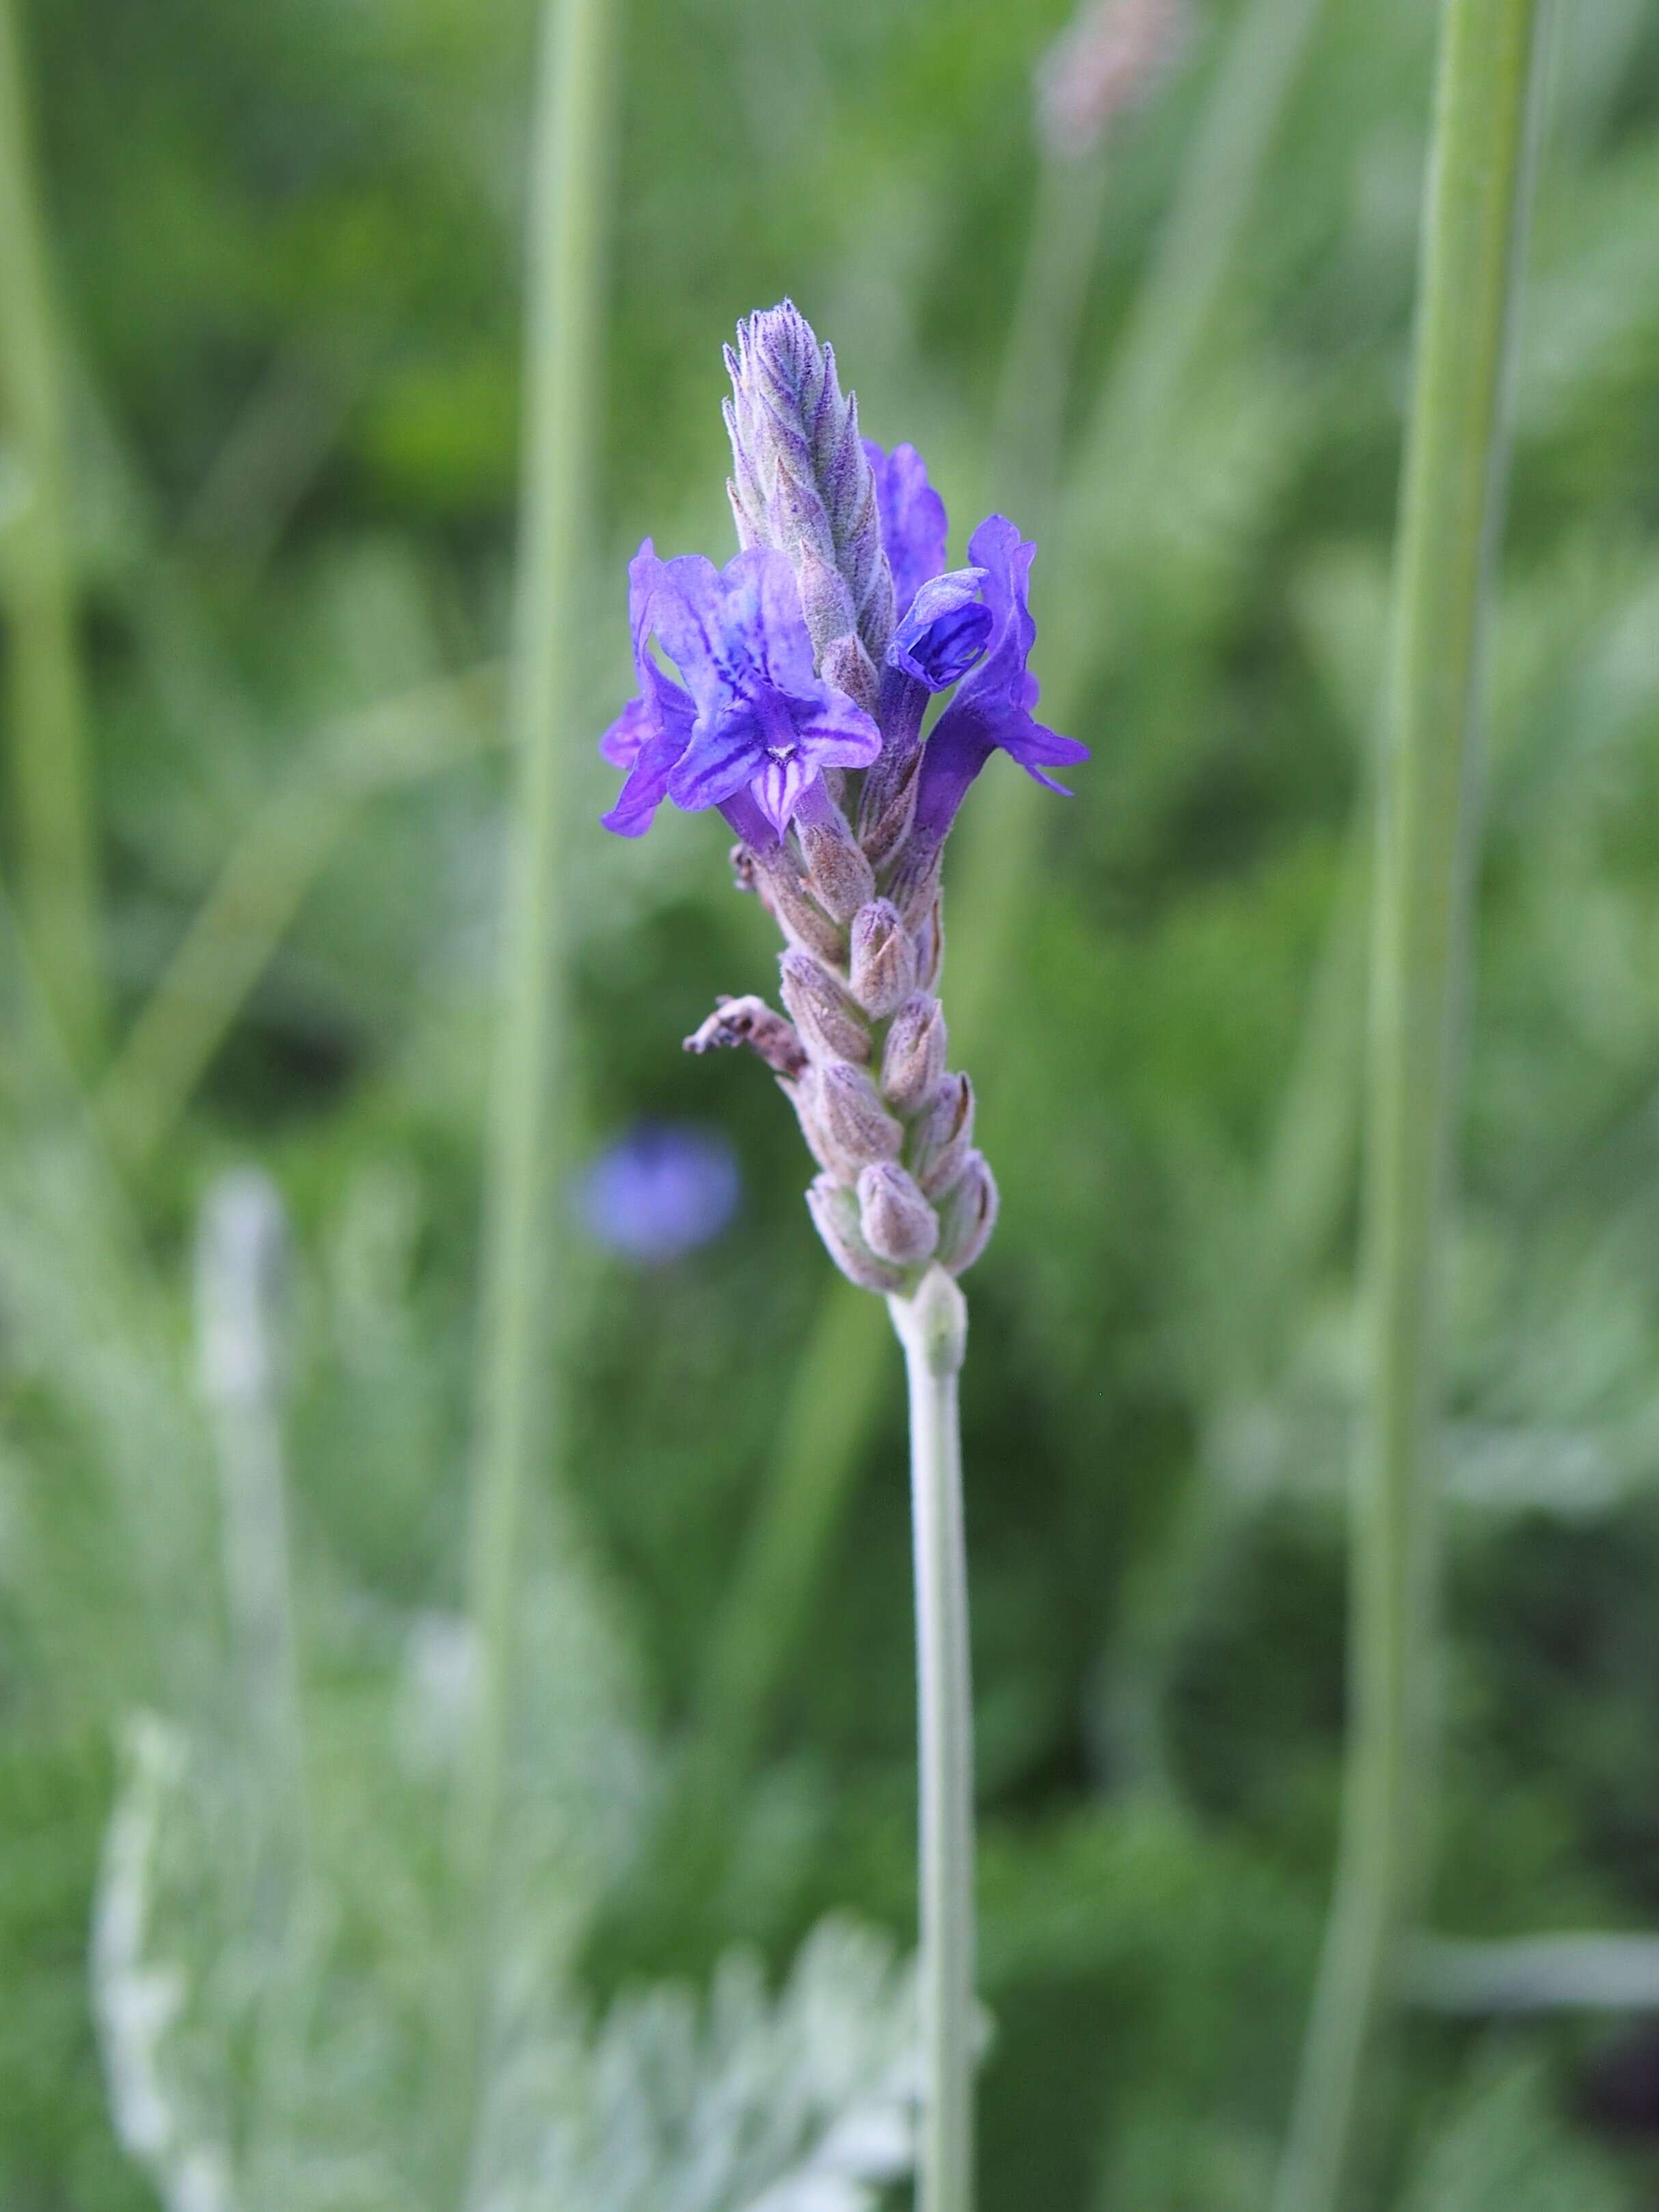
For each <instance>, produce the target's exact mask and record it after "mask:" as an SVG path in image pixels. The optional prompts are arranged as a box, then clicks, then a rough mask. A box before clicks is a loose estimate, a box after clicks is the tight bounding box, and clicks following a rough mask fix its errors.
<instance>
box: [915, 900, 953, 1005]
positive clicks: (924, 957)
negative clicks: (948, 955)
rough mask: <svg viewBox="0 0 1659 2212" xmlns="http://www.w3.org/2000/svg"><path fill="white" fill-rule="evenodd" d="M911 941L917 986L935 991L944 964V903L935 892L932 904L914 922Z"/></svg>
mask: <svg viewBox="0 0 1659 2212" xmlns="http://www.w3.org/2000/svg"><path fill="white" fill-rule="evenodd" d="M912 941H913V942H914V944H915V950H916V983H917V986H918V987H919V988H921V990H924V991H937V990H938V988H939V971H940V969H942V968H943V967H944V965H945V903H944V901H943V900H942V899H941V898H940V897H939V895H938V893H937V892H935V893H934V895H933V905H932V906H931V907H929V908H928V909H927V913H926V914H925V915H923V916H922V918H921V921H919V922H918V923H917V924H916V927H915V933H914V936H913V939H912Z"/></svg>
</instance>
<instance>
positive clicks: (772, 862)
mask: <svg viewBox="0 0 1659 2212" xmlns="http://www.w3.org/2000/svg"><path fill="white" fill-rule="evenodd" d="M751 857H752V858H753V860H754V863H755V877H756V889H757V890H758V891H759V893H760V896H761V901H762V903H763V905H764V906H765V908H766V910H767V912H768V913H769V915H771V916H772V919H773V920H774V921H775V922H776V923H777V925H778V927H779V928H780V929H781V931H782V932H783V933H784V935H785V936H786V937H787V939H789V941H790V943H791V944H792V945H799V946H800V947H801V948H802V950H803V951H807V952H812V953H816V954H817V957H818V958H819V959H820V960H827V961H829V963H830V965H831V966H832V967H839V966H840V964H841V963H842V961H843V960H844V959H845V958H846V957H847V933H846V932H845V930H844V929H842V927H841V925H840V923H839V922H836V921H831V919H830V917H829V915H827V914H826V913H825V912H824V911H823V908H822V907H821V906H820V905H819V904H818V902H817V900H816V899H815V898H813V897H812V896H811V893H810V892H809V891H808V890H807V889H806V886H805V884H803V883H802V881H801V879H800V878H799V876H798V875H797V874H796V872H795V864H794V862H793V860H791V858H790V857H789V855H788V854H787V853H786V852H785V851H784V850H783V849H782V848H781V847H780V846H774V847H773V848H771V850H770V852H769V854H767V855H766V856H765V857H764V858H763V856H762V855H761V854H753V855H752V856H751Z"/></svg>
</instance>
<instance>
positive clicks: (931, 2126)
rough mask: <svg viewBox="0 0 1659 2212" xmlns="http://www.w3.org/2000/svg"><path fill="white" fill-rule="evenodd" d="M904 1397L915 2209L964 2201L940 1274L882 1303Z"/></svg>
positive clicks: (962, 2001)
mask: <svg viewBox="0 0 1659 2212" xmlns="http://www.w3.org/2000/svg"><path fill="white" fill-rule="evenodd" d="M887 1305H888V1311H889V1312H890V1314H891V1315H892V1317H893V1327H894V1328H895V1330H896V1332H897V1334H898V1340H899V1342H900V1343H901V1344H902V1346H903V1347H904V1371H905V1379H906V1382H907V1383H908V1389H909V1401H910V1505H911V1523H912V1529H913V1534H914V1541H915V1585H916V1714H917V1735H918V1746H919V1753H920V1758H919V1772H920V1778H921V1790H920V1799H921V1820H920V1841H921V1850H920V1855H919V1869H920V1881H919V1888H920V1892H921V2040H922V2064H923V2069H924V2074H925V2078H926V2081H927V2084H928V2095H927V2099H926V2101H925V2103H924V2106H923V2109H922V2116H921V2142H920V2143H919V2145H918V2149H917V2160H916V2167H917V2180H918V2183H919V2188H918V2192H917V2198H916V2203H917V2207H918V2212H972V2206H973V2203H974V2056H975V2053H974V2044H975V2003H974V1739H973V1692H972V1680H971V1675H970V1671H969V1650H968V1555H967V1548H966V1543H965V1540H964V1535H963V1507H962V1443H961V1434H960V1423H959V1420H958V1416H957V1378H958V1376H960V1374H961V1372H962V1361H963V1352H964V1351H965V1350H966V1348H967V1340H968V1308H967V1302H966V1300H965V1299H964V1298H963V1295H962V1292H961V1291H959V1290H958V1289H957V1285H956V1284H955V1283H954V1282H952V1280H951V1278H950V1276H949V1275H947V1274H945V1272H944V1271H943V1269H941V1268H938V1267H934V1268H932V1269H930V1270H929V1272H928V1273H927V1275H925V1276H924V1277H923V1279H922V1281H921V1286H920V1288H919V1289H918V1290H917V1291H916V1293H915V1296H914V1297H908V1298H902V1297H891V1298H889V1300H888V1302H887Z"/></svg>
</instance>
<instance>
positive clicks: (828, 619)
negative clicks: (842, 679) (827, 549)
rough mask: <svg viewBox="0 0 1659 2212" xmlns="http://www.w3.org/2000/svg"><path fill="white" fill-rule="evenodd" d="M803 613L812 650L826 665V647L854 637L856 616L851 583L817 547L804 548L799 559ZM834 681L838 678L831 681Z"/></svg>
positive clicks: (800, 551)
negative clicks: (833, 641)
mask: <svg viewBox="0 0 1659 2212" xmlns="http://www.w3.org/2000/svg"><path fill="white" fill-rule="evenodd" d="M797 562H798V566H797V568H796V571H795V574H796V576H797V577H798V579H799V583H800V611H801V613H802V614H803V615H804V616H805V618H806V629H807V635H809V636H810V637H811V641H812V650H813V651H814V652H815V653H817V655H818V658H819V662H820V665H822V662H823V652H824V647H826V646H827V645H828V644H829V641H830V640H831V639H832V638H838V637H847V636H848V635H850V634H851V632H852V629H853V624H854V621H855V620H856V617H855V615H854V610H853V594H852V593H851V592H849V591H848V588H847V580H846V578H845V577H844V576H843V575H842V574H841V572H840V570H839V569H837V568H831V567H830V565H829V562H828V561H826V560H825V559H824V558H823V555H822V554H821V553H820V552H819V551H818V550H817V547H816V546H814V545H803V546H802V547H801V548H800V550H799V554H798V556H797ZM830 680H831V682H833V681H834V678H831V679H830Z"/></svg>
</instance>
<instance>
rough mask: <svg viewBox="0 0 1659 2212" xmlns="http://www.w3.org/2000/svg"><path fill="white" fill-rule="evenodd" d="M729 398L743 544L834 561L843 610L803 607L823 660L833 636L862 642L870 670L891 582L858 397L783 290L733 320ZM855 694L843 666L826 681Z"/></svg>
mask: <svg viewBox="0 0 1659 2212" xmlns="http://www.w3.org/2000/svg"><path fill="white" fill-rule="evenodd" d="M726 367H727V368H728V369H729V370H730V371H731V375H732V403H731V406H730V408H729V410H727V412H726V428H727V429H728V430H729V431H730V433H731V437H732V486H731V490H732V512H733V513H734V514H735V516H736V517H737V522H738V538H739V539H740V540H741V541H742V542H743V543H744V544H746V545H747V544H756V545H776V546H781V548H782V549H783V550H785V551H786V552H787V553H788V555H789V556H790V559H791V560H792V561H793V562H794V564H795V567H796V570H797V573H799V572H800V571H801V570H802V568H803V567H804V566H805V556H806V555H807V554H808V553H809V552H810V553H811V554H814V555H816V556H817V558H818V559H819V560H821V561H822V562H824V563H825V564H826V565H827V566H828V567H829V568H832V569H834V570H836V572H837V573H838V574H839V575H840V577H841V579H842V582H843V584H844V585H845V587H846V592H847V606H846V611H845V617H844V618H843V619H840V620H838V621H837V623H836V627H835V628H834V629H828V630H823V631H822V632H821V631H820V630H819V629H817V628H815V627H814V624H813V617H812V615H811V613H809V614H808V617H807V626H808V628H809V629H811V633H812V646H813V650H814V653H816V654H817V657H818V659H819V661H820V665H823V663H824V661H825V659H826V653H825V648H826V647H827V646H828V645H829V641H830V639H831V638H832V637H837V636H840V635H843V634H845V633H847V632H854V633H855V634H856V636H857V638H858V639H859V640H860V641H861V645H862V650H863V651H864V653H865V654H866V658H867V660H868V663H869V665H870V670H871V678H870V689H871V693H872V696H873V695H874V690H875V675H874V671H875V670H876V669H877V668H878V667H879V666H880V665H881V664H882V662H883V661H884V659H885V657H886V653H887V647H888V642H889V640H890V638H891V636H892V632H893V614H894V608H893V580H892V574H891V572H890V568H889V566H888V561H887V556H886V554H885V552H884V550H883V549H882V543H881V522H880V518H879V515H878V512H877V506H876V483H875V476H874V472H873V471H872V467H871V465H870V460H869V457H868V456H867V455H866V453H865V450H864V447H863V444H862V442H861V441H860V437H859V418H858V405H857V403H856V401H855V400H854V398H852V396H851V394H850V393H848V394H843V393H842V389H841V385H840V382H839V380H838V379H837V377H836V356H835V354H834V351H833V350H832V349H831V348H829V346H826V345H820V343H818V340H817V336H816V334H815V333H814V331H813V330H812V327H811V324H810V323H808V322H807V320H806V319H805V316H804V315H802V314H800V313H799V311H798V310H797V309H796V308H795V307H793V306H792V305H791V303H790V302H789V301H787V300H785V301H782V302H781V305H779V306H778V307H772V308H769V309H768V311H767V312H766V313H764V314H759V315H751V316H750V318H749V319H748V320H747V321H746V322H744V323H740V324H739V325H738V343H737V346H736V349H735V350H734V349H732V348H729V347H728V348H727V349H726ZM829 680H830V681H831V682H832V683H835V684H838V685H839V686H840V688H841V689H842V690H846V691H848V692H849V694H850V696H853V697H854V698H859V699H860V704H861V705H862V704H864V703H865V702H864V701H863V700H862V698H860V693H859V691H858V690H856V689H854V685H853V684H849V683H848V682H847V681H846V680H844V678H843V677H842V676H841V675H834V676H831V677H830V679H829Z"/></svg>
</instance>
